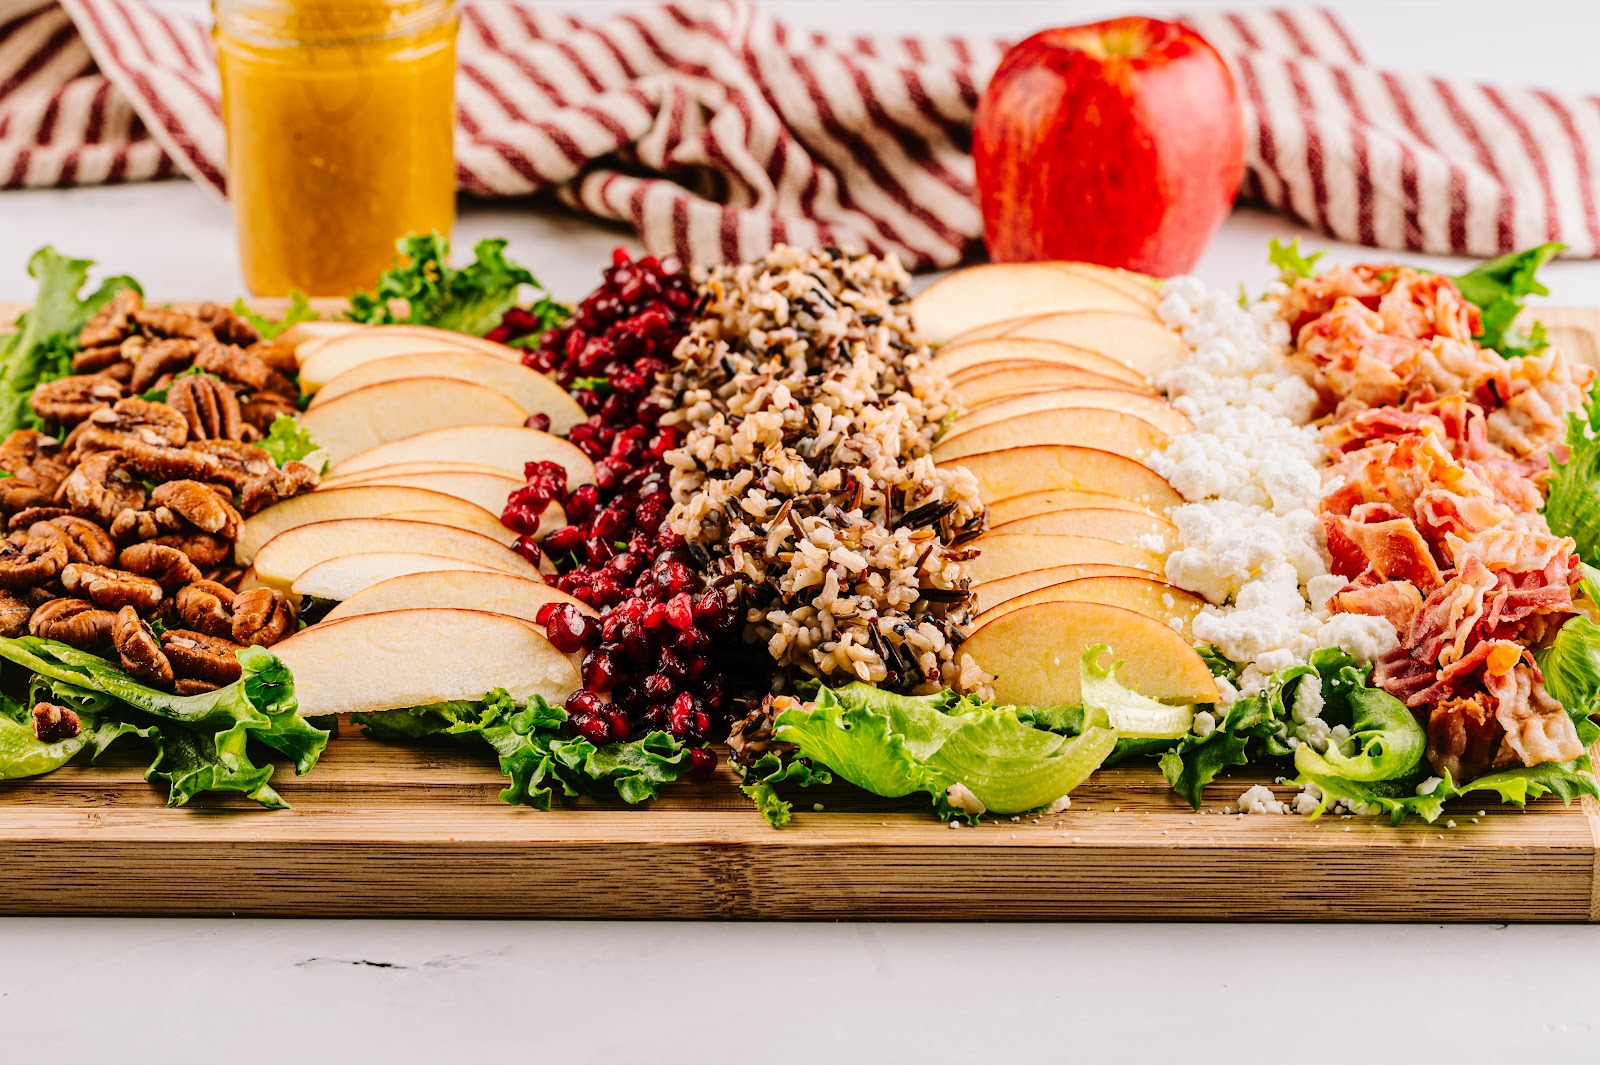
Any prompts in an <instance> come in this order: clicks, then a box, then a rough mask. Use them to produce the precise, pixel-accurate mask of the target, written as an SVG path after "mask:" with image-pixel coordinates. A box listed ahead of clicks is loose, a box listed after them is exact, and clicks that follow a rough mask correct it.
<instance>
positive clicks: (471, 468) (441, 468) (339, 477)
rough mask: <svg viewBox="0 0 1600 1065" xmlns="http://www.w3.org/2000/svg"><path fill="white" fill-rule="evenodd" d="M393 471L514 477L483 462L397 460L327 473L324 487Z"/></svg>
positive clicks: (520, 482) (401, 472) (339, 485)
mask: <svg viewBox="0 0 1600 1065" xmlns="http://www.w3.org/2000/svg"><path fill="white" fill-rule="evenodd" d="M391 473H394V474H407V473H484V474H490V475H492V476H495V477H512V475H511V474H509V473H507V472H506V471H505V470H504V469H503V468H501V467H499V466H487V465H485V464H483V463H481V462H395V463H391V464H390V465H387V466H377V467H374V468H372V469H369V470H357V471H356V472H354V473H343V474H340V473H329V474H326V475H324V476H323V478H322V487H324V488H333V487H342V486H344V485H347V484H351V483H354V482H356V481H371V480H374V479H376V478H378V477H380V476H387V475H389V474H391ZM514 479H515V480H516V481H517V483H518V484H519V485H520V484H522V483H523V479H522V478H514Z"/></svg>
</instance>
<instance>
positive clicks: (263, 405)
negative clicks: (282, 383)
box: [239, 392, 299, 435]
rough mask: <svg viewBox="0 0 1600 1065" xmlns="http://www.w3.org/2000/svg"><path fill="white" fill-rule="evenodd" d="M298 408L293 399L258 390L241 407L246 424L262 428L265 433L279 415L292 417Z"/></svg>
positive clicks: (240, 411) (269, 429)
mask: <svg viewBox="0 0 1600 1065" xmlns="http://www.w3.org/2000/svg"><path fill="white" fill-rule="evenodd" d="M298 410H299V408H298V407H296V406H295V405H294V401H293V400H290V399H288V398H286V397H284V396H280V395H276V394H274V393H272V392H257V393H256V394H255V395H253V396H251V397H250V398H249V399H247V400H245V401H244V403H243V404H241V405H240V407H239V413H240V415H241V416H242V417H243V418H244V420H245V422H246V424H248V425H250V426H252V427H253V428H255V429H258V430H260V432H261V433H262V434H263V435H265V434H266V433H268V432H270V431H271V429H272V423H273V422H275V421H277V420H278V416H279V415H287V416H289V417H291V418H292V417H294V415H295V413H296V412H297V411H298Z"/></svg>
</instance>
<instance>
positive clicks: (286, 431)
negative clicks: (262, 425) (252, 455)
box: [256, 414, 327, 472]
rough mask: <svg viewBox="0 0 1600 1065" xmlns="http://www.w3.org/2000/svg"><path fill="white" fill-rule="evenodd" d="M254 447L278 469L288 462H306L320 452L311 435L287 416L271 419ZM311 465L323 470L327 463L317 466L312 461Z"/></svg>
mask: <svg viewBox="0 0 1600 1065" xmlns="http://www.w3.org/2000/svg"><path fill="white" fill-rule="evenodd" d="M256 447H259V448H260V449H261V450H262V451H265V452H266V453H267V454H268V455H270V456H272V461H273V462H275V463H277V464H278V468H279V469H282V468H283V466H284V464H285V463H288V462H307V461H308V460H309V459H311V456H313V455H315V454H316V453H317V452H319V451H321V450H322V447H321V445H319V444H318V443H317V442H316V441H315V440H313V439H311V434H310V433H309V432H307V431H306V430H305V429H302V428H301V427H300V423H299V422H297V421H295V420H294V419H293V418H292V417H290V416H289V415H287V414H280V415H278V416H277V417H276V418H274V419H272V427H271V428H270V429H268V430H267V435H266V436H265V437H264V438H263V439H261V440H259V441H257V442H256ZM311 465H313V466H318V465H320V466H322V467H324V468H325V467H326V466H327V463H326V462H323V463H320V464H319V463H316V462H315V461H314V460H312V461H311ZM318 472H321V471H320V470H319V471H318Z"/></svg>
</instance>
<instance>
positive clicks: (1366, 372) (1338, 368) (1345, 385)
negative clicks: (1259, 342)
mask: <svg viewBox="0 0 1600 1065" xmlns="http://www.w3.org/2000/svg"><path fill="white" fill-rule="evenodd" d="M1297 346H1298V350H1299V353H1300V354H1301V355H1303V356H1305V357H1306V358H1308V359H1310V360H1311V364H1312V365H1313V366H1315V367H1316V368H1317V369H1318V370H1319V371H1320V373H1321V376H1322V379H1323V381H1324V382H1325V383H1326V385H1327V386H1328V388H1329V389H1331V390H1332V391H1333V393H1334V394H1335V395H1337V396H1339V397H1341V398H1342V399H1345V400H1355V401H1357V403H1359V404H1363V405H1365V406H1368V407H1382V406H1386V405H1398V404H1400V403H1401V402H1402V401H1403V400H1404V399H1405V398H1406V393H1407V391H1408V389H1409V387H1410V383H1411V380H1412V378H1413V377H1415V376H1416V373H1417V367H1418V364H1419V360H1420V359H1421V358H1422V354H1423V351H1424V350H1425V349H1426V347H1427V345H1426V344H1425V343H1424V342H1423V341H1420V340H1414V339H1412V338H1410V337H1397V336H1390V335H1389V334H1388V333H1385V332H1384V331H1383V319H1382V318H1381V317H1380V316H1379V315H1378V314H1377V313H1376V312H1375V311H1369V310H1367V309H1366V308H1365V307H1363V306H1362V305H1361V304H1359V303H1357V302H1356V301H1355V300H1352V299H1341V300H1339V301H1338V302H1337V303H1336V304H1334V306H1333V309H1332V310H1330V311H1329V312H1328V313H1327V314H1324V315H1322V316H1321V317H1320V318H1316V319H1313V320H1312V321H1311V322H1310V323H1309V324H1307V325H1306V326H1305V328H1303V329H1301V330H1300V332H1299V338H1298V341H1297Z"/></svg>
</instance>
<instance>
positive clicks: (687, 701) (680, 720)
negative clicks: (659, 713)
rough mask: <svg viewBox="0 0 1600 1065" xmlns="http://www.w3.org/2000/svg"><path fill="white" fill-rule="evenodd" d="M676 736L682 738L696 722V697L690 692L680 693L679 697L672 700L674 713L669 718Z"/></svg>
mask: <svg viewBox="0 0 1600 1065" xmlns="http://www.w3.org/2000/svg"><path fill="white" fill-rule="evenodd" d="M667 721H668V723H669V724H670V725H671V728H672V734H673V735H674V736H682V735H683V734H684V733H686V732H688V731H689V725H690V724H691V723H692V722H693V721H694V696H692V695H690V694H689V693H688V692H679V693H678V697H677V698H676V699H674V700H672V711H671V713H669V714H668V716H667Z"/></svg>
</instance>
